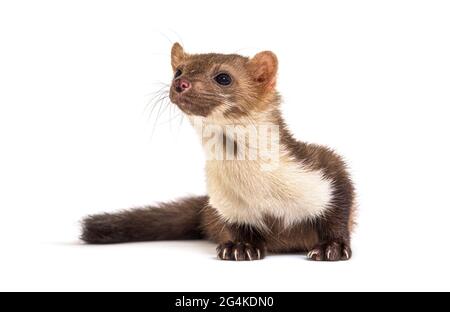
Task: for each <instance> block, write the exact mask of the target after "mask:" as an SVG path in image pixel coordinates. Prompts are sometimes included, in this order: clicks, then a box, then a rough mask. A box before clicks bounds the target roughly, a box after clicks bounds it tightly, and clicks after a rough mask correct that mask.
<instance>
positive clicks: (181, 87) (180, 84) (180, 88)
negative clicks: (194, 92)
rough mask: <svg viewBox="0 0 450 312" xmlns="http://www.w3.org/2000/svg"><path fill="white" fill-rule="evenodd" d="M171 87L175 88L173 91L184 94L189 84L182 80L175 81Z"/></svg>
mask: <svg viewBox="0 0 450 312" xmlns="http://www.w3.org/2000/svg"><path fill="white" fill-rule="evenodd" d="M173 85H174V87H175V91H177V92H178V93H181V92H184V91H186V90H188V89H189V88H190V87H191V83H190V82H189V81H187V80H186V79H184V78H178V79H175V81H174V82H173Z"/></svg>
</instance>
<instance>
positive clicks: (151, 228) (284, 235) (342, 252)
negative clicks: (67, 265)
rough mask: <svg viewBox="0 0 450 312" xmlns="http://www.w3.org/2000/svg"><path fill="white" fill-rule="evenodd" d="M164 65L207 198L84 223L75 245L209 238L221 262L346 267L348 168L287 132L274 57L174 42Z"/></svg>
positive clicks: (96, 217)
mask: <svg viewBox="0 0 450 312" xmlns="http://www.w3.org/2000/svg"><path fill="white" fill-rule="evenodd" d="M171 65H172V69H173V73H174V77H173V81H172V85H171V87H170V100H171V102H173V103H174V104H175V105H177V106H178V108H179V109H180V110H181V111H182V112H183V113H184V114H186V115H187V116H188V117H189V120H190V121H191V123H192V124H193V125H194V126H195V127H196V129H197V130H198V132H199V134H200V136H201V138H202V144H203V146H204V148H205V152H206V156H207V163H206V181H207V192H208V195H205V196H198V197H191V198H185V199H181V200H179V201H174V202H168V203H163V204H160V205H157V206H151V207H144V208H139V209H132V210H127V211H123V212H118V213H114V214H100V215H94V216H89V217H87V218H86V219H84V221H83V233H82V236H81V239H82V240H83V241H85V242H86V243H90V244H111V243H122V242H133V241H153V240H182V239H209V240H212V241H214V242H216V243H218V244H219V245H218V247H217V256H218V258H219V259H221V260H235V261H241V260H260V259H263V258H264V257H265V255H266V253H267V252H271V253H286V252H307V258H308V259H311V260H317V261H339V260H348V259H350V258H351V256H352V251H351V248H350V234H351V228H352V225H353V211H354V209H353V208H354V206H355V204H354V201H355V200H354V198H355V194H354V187H353V184H352V181H351V178H350V176H349V173H348V172H347V169H346V164H345V163H344V161H343V160H342V159H341V158H340V157H339V156H338V155H337V154H335V153H334V152H333V151H332V150H330V149H329V148H327V147H323V146H319V145H314V144H308V143H303V142H299V141H296V140H295V139H294V138H293V136H292V135H291V133H290V132H289V130H288V129H287V126H286V124H285V122H284V120H283V118H282V116H281V113H280V102H281V100H280V95H279V94H278V93H277V91H276V77H277V69H278V61H277V57H276V56H275V54H274V53H272V52H268V51H265V52H260V53H258V54H256V55H255V56H254V57H253V58H248V57H244V56H241V55H236V54H213V53H211V54H188V53H186V52H185V51H184V50H183V48H182V47H181V45H180V44H178V43H175V44H174V45H173V47H172V53H171ZM205 129H207V130H205ZM230 129H240V131H236V132H235V133H232V134H230V131H229V130H230ZM205 133H206V134H205ZM235 134H237V135H235ZM260 141H265V143H268V144H266V146H269V145H270V151H267V150H264V148H263V147H262V144H260ZM255 142H256V143H255ZM230 150H231V151H230ZM262 150H264V152H261V151H262ZM250 154H251V155H250ZM249 155H250V156H252V157H249Z"/></svg>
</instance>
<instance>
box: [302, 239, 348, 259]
mask: <svg viewBox="0 0 450 312" xmlns="http://www.w3.org/2000/svg"><path fill="white" fill-rule="evenodd" d="M351 257H352V250H351V248H350V246H349V245H348V244H345V243H338V242H330V243H324V244H320V245H318V246H316V247H314V248H313V249H312V250H311V251H310V252H308V255H307V258H308V259H309V260H313V261H346V260H350V258H351Z"/></svg>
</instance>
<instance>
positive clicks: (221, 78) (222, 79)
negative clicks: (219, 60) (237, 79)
mask: <svg viewBox="0 0 450 312" xmlns="http://www.w3.org/2000/svg"><path fill="white" fill-rule="evenodd" d="M214 80H215V81H216V82H217V83H218V84H220V85H222V86H228V85H229V84H231V81H232V80H231V77H230V75H228V74H224V73H222V74H218V75H217V76H216V77H214Z"/></svg>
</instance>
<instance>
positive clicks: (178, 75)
mask: <svg viewBox="0 0 450 312" xmlns="http://www.w3.org/2000/svg"><path fill="white" fill-rule="evenodd" d="M182 73H183V72H182V71H181V69H177V71H176V72H175V76H174V78H178V77H180V76H181V74H182Z"/></svg>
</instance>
